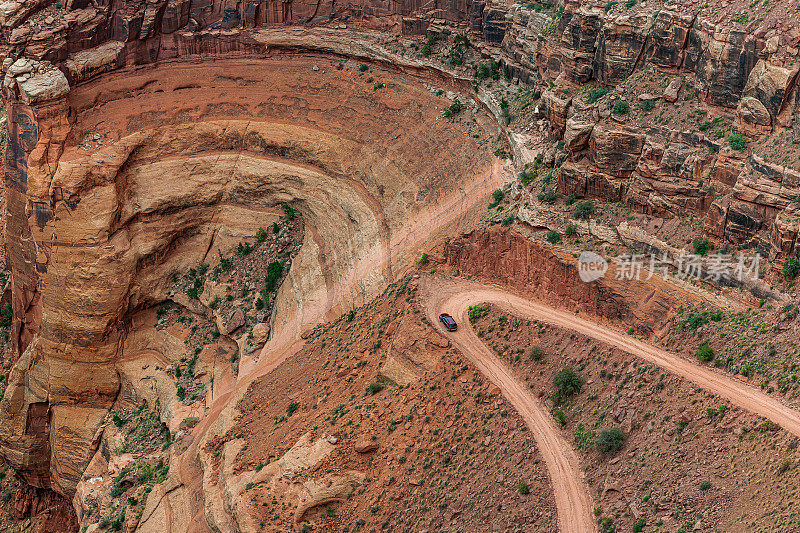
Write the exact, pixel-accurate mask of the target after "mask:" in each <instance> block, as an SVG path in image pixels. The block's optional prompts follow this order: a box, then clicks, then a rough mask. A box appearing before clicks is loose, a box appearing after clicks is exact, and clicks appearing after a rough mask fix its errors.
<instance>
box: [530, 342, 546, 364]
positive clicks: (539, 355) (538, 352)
mask: <svg viewBox="0 0 800 533" xmlns="http://www.w3.org/2000/svg"><path fill="white" fill-rule="evenodd" d="M528 355H529V357H530V358H531V359H532V360H533V361H541V360H542V359H544V350H542V347H541V346H538V345H537V346H534V347H532V348H531V350H530V352H528Z"/></svg>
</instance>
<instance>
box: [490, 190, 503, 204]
mask: <svg viewBox="0 0 800 533" xmlns="http://www.w3.org/2000/svg"><path fill="white" fill-rule="evenodd" d="M505 197H506V193H504V192H503V190H502V189H495V190H494V192H493V193H492V198H494V201H495V202H497V203H500V202H502V201H503V198H505Z"/></svg>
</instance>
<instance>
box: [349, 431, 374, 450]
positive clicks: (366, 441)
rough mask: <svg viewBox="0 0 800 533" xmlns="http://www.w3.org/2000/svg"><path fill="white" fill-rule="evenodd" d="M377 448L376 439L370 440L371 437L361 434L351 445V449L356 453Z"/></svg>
mask: <svg viewBox="0 0 800 533" xmlns="http://www.w3.org/2000/svg"><path fill="white" fill-rule="evenodd" d="M378 448H379V444H378V441H377V440H372V437H368V436H366V435H362V436H360V437H358V439H356V442H355V444H354V445H353V449H354V450H355V451H357V452H358V453H369V452H374V451H375V450H377V449H378Z"/></svg>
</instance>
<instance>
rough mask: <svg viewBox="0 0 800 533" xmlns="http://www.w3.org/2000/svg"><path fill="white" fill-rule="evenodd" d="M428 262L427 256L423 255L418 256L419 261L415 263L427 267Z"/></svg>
mask: <svg viewBox="0 0 800 533" xmlns="http://www.w3.org/2000/svg"><path fill="white" fill-rule="evenodd" d="M429 261H430V259H428V254H426V253H423V254H422V256H420V258H419V261H417V263H419V264H420V265H427V264H428V262H429Z"/></svg>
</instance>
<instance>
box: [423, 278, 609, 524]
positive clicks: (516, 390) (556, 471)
mask: <svg viewBox="0 0 800 533" xmlns="http://www.w3.org/2000/svg"><path fill="white" fill-rule="evenodd" d="M478 287H480V286H479V285H477V284H461V283H459V282H458V281H449V280H447V279H445V278H439V277H430V276H425V277H423V278H422V279H421V280H420V300H421V302H422V305H423V307H424V308H425V313H426V315H427V316H428V320H430V321H431V323H432V324H435V326H436V327H438V328H440V329H441V330H442V331H444V329H443V328H442V327H441V324H440V323H439V319H438V316H439V313H444V312H447V313H450V314H451V315H453V318H455V319H456V322H458V324H459V325H460V327H459V329H458V331H456V332H452V333H445V335H446V336H447V338H448V339H450V342H452V343H453V346H454V347H455V348H457V349H458V350H459V351H460V352H461V353H462V354H464V356H466V357H467V358H468V359H469V360H470V361H471V362H472V363H473V364H474V365H475V366H476V367H477V368H478V370H480V372H481V374H483V375H484V376H486V377H487V378H488V379H489V380H490V381H491V382H492V383H494V384H495V385H497V387H499V388H500V391H501V392H502V393H503V396H505V398H506V399H507V400H508V401H509V402H510V403H511V405H513V406H514V409H516V410H517V412H518V413H519V414H520V416H521V417H522V419H523V420H524V421H525V424H526V425H527V426H528V428H529V429H530V430H531V433H533V437H534V439H535V440H536V445H537V446H538V448H539V452H540V453H541V454H542V458H543V459H544V461H545V464H546V465H547V471H548V473H549V474H550V482H551V483H552V485H553V493H554V496H555V500H556V509H557V511H558V524H559V531H563V532H568V533H588V532H594V531H596V530H597V528H596V526H595V524H594V520H593V518H592V514H591V511H592V508H593V507H594V505H593V502H592V498H591V496H590V495H589V487H588V486H587V485H586V482H585V480H584V476H583V470H582V469H581V465H580V461H579V460H578V456H577V454H576V453H575V450H574V449H573V448H572V446H570V444H569V443H568V442H566V441H565V440H564V438H563V437H562V436H561V432H560V430H559V429H558V428H557V427H556V425H555V420H554V419H553V417H552V415H551V414H550V413H549V412H548V410H547V408H546V407H545V406H544V405H543V404H542V402H541V401H540V400H539V399H538V398H537V397H536V396H535V395H534V394H533V393H532V392H531V390H530V388H528V386H527V385H526V384H525V383H524V382H523V381H522V380H520V379H519V378H517V377H515V376H514V374H513V371H512V370H511V368H510V367H509V366H508V364H507V363H506V362H505V361H503V360H502V359H500V358H499V357H497V356H496V355H495V354H494V353H492V351H491V350H489V348H488V347H487V346H486V345H485V344H484V343H483V342H482V341H481V340H480V339H479V338H478V336H477V335H476V334H475V332H474V331H473V329H472V328H471V327H470V326H469V319H468V318H467V311H468V308H469V306H470V305H474V304H475V303H481V302H485V301H492V302H494V301H495V300H496V299H497V296H498V294H497V293H500V294H502V293H501V292H500V291H492V290H491V289H490V290H489V291H479V290H478ZM473 295H479V298H478V299H477V300H476V299H475V298H474V297H473ZM492 296H494V297H492ZM481 297H482V298H483V299H480V298H481Z"/></svg>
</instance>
